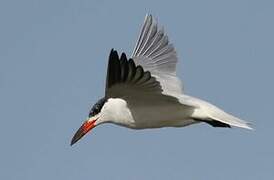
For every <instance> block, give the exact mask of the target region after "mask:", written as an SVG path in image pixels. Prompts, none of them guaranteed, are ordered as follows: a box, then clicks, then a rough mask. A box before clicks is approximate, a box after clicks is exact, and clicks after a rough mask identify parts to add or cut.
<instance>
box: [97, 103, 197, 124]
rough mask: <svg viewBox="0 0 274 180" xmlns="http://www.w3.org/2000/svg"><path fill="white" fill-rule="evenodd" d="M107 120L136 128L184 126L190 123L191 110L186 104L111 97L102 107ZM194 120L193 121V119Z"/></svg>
mask: <svg viewBox="0 0 274 180" xmlns="http://www.w3.org/2000/svg"><path fill="white" fill-rule="evenodd" d="M102 112H103V116H104V117H103V118H104V120H105V121H106V122H111V123H115V124H118V125H122V126H126V127H129V128H134V129H144V128H159V127H167V126H173V127H174V126H184V125H186V124H189V122H188V117H189V114H191V110H190V109H188V108H186V107H185V106H181V105H178V104H173V103H169V102H165V103H164V104H163V103H161V102H156V101H154V102H152V101H150V102H144V101H139V102H132V101H131V102H127V101H125V100H124V99H120V98H110V99H108V101H107V102H106V103H105V105H104V107H103V108H102ZM191 122H192V121H191Z"/></svg>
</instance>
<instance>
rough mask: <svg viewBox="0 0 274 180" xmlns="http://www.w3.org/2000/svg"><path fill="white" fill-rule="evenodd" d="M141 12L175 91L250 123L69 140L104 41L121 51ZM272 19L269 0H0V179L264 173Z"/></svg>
mask: <svg viewBox="0 0 274 180" xmlns="http://www.w3.org/2000/svg"><path fill="white" fill-rule="evenodd" d="M146 13H152V14H153V15H154V16H155V17H156V18H157V19H158V21H159V23H160V24H161V25H163V26H164V27H165V30H166V32H167V33H168V35H169V37H170V40H171V42H172V43H173V44H174V45H175V47H176V49H177V52H178V56H179V59H180V62H179V64H178V76H180V77H181V79H182V80H183V82H184V86H185V91H186V93H187V94H190V95H193V96H197V97H200V98H202V99H205V100H208V101H210V102H212V103H213V104H216V105H218V106H220V107H221V108H223V109H225V110H226V111H228V112H231V113H233V114H234V115H237V116H238V117H241V118H242V119H245V120H248V121H250V122H252V123H253V124H254V125H253V127H254V128H255V129H256V130H255V131H248V130H244V129H238V128H233V129H222V128H212V127H210V126H208V125H206V124H197V125H193V126H190V127H186V128H163V129H153V130H140V131H134V130H130V129H126V128H122V127H118V126H114V125H102V126H99V127H97V128H95V129H94V130H93V131H92V132H91V133H90V134H88V135H87V136H86V137H84V138H83V139H82V140H81V141H79V143H77V144H76V145H75V146H73V147H70V145H69V144H70V140H71V137H72V135H73V134H74V133H75V131H76V130H77V129H78V128H79V126H80V125H81V124H82V122H83V121H84V119H85V118H86V117H87V115H88V111H89V109H90V107H91V106H92V105H93V103H94V102H96V101H97V99H98V98H100V97H102V96H103V95H104V85H105V75H106V65H107V58H108V55H109V52H110V49H111V48H115V49H117V50H118V51H119V52H122V51H125V52H126V53H127V54H131V52H132V49H133V47H134V45H135V41H136V39H137V35H138V33H139V31H140V26H141V25H142V23H143V21H144V17H145V14H146ZM273 18H274V3H273V1H271V0H269V1H266V0H262V1H252V0H250V1H249V0H240V1H239V0H231V1H221V0H209V1H203V0H200V1H197V0H189V1H181V0H180V1H179V0H178V1H161V2H160V1H147V0H138V1H137V0H136V1H104V0H97V1H91V0H77V1H75V0H60V1H56V0H47V1H42V0H25V1H20V0H17V1H16V0H1V1H0V122H1V125H0V141H1V145H0V179H3V180H18V179H26V180H35V179H39V180H48V179H64V180H75V179H96V180H106V179H112V180H121V179H130V180H140V179H142V180H152V179H157V180H164V179H193V180H201V179H203V180H213V179H216V180H231V179H233V180H243V179H248V180H258V179H273V178H274V143H273V138H274V131H273V127H274V106H273V102H274V95H273V92H274V85H273V77H274V72H273V67H274V53H273V52H274V23H273V22H274V21H273Z"/></svg>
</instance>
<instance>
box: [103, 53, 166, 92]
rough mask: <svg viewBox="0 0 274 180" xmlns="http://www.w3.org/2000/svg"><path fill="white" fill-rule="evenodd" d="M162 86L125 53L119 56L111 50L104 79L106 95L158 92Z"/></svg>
mask: <svg viewBox="0 0 274 180" xmlns="http://www.w3.org/2000/svg"><path fill="white" fill-rule="evenodd" d="M162 91H163V90H162V88H161V86H160V83H159V82H158V81H157V80H156V78H155V77H153V76H151V74H150V72H149V71H144V69H143V67H142V66H140V65H137V66H136V64H135V62H134V61H133V60H132V59H129V60H128V59H127V57H126V55H125V53H122V55H121V57H119V56H118V53H117V51H115V50H111V52H110V55H109V61H108V70H107V79H106V92H105V95H106V97H130V96H131V97H133V96H136V95H138V94H142V96H143V95H145V94H159V95H161V92H162Z"/></svg>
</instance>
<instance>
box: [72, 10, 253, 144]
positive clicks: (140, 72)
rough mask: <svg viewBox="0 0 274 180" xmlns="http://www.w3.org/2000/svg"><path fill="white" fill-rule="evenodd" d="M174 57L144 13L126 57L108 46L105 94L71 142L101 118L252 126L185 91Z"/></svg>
mask: <svg viewBox="0 0 274 180" xmlns="http://www.w3.org/2000/svg"><path fill="white" fill-rule="evenodd" d="M177 61H178V58H177V55H176V51H175V48H174V47H173V45H172V44H171V43H170V42H169V40H168V36H167V34H166V33H165V32H164V30H163V29H162V28H159V27H158V25H157V22H156V20H155V19H154V18H153V17H152V16H151V15H147V16H146V17H145V21H144V24H143V26H142V29H141V32H140V35H139V38H138V40H137V43H136V45H135V48H134V50H133V53H132V55H131V57H130V58H128V57H127V56H126V54H125V53H122V54H121V55H120V56H119V55H118V53H117V51H115V50H113V49H112V50H111V52H110V55H109V59H108V69H107V78H106V87H105V96H104V97H103V98H101V99H99V101H98V102H97V103H95V104H94V106H93V107H92V108H91V110H90V112H89V115H88V118H87V120H86V121H85V122H84V123H83V125H82V126H81V127H80V128H79V129H78V131H77V132H76V133H75V135H74V136H73V138H72V140H71V145H73V144H74V143H76V142H77V141H78V140H79V139H81V138H82V137H83V136H84V135H85V134H86V133H88V132H89V131H90V130H91V129H93V128H94V127H96V126H98V125H101V124H104V123H114V124H117V125H120V126H124V127H127V128H131V129H147V128H161V127H184V126H188V125H191V124H196V123H201V122H203V123H207V124H209V125H211V126H213V127H225V128H230V127H231V126H235V127H241V128H246V129H252V128H251V127H250V126H249V123H247V122H245V121H243V120H241V119H239V118H237V117H235V116H233V115H231V114H228V113H226V112H224V111H223V110H221V109H220V108H218V107H216V106H215V105H212V104H211V103H209V102H206V101H203V100H201V99H198V98H195V97H192V96H189V95H186V94H185V93H184V91H183V88H182V83H181V80H180V79H179V78H178V77H177V76H176V64H177Z"/></svg>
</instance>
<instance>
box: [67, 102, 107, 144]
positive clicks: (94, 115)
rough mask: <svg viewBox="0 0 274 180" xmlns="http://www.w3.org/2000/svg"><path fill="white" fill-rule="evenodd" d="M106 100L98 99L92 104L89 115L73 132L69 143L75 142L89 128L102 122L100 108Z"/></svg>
mask: <svg viewBox="0 0 274 180" xmlns="http://www.w3.org/2000/svg"><path fill="white" fill-rule="evenodd" d="M105 102H106V99H105V98H102V99H100V100H99V101H98V102H97V103H95V104H94V105H93V107H92V108H91V110H90V112H89V116H88V118H87V120H86V121H85V122H84V123H83V124H82V126H81V127H80V128H79V129H78V130H77V132H76V133H75V134H74V136H73V138H72V140H71V143H70V145H73V144H75V143H76V142H77V141H79V140H80V139H81V138H82V137H83V136H84V135H85V134H87V133H88V132H89V131H90V130H92V129H93V128H94V127H96V126H97V125H99V124H101V123H103V122H104V120H103V119H102V111H101V110H102V108H103V106H104V104H105Z"/></svg>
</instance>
